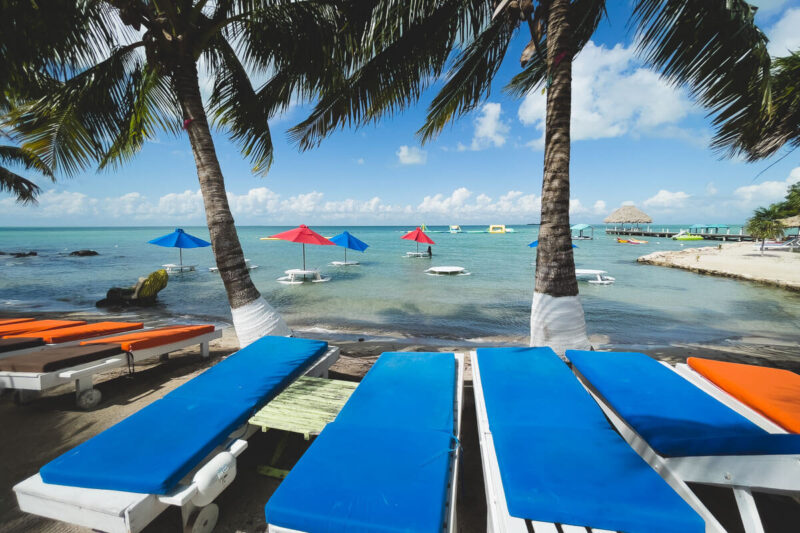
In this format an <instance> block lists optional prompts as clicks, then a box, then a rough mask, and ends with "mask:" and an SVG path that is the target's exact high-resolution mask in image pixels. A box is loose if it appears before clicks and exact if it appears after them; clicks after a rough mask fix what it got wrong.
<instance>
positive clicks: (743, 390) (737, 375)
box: [687, 357, 800, 433]
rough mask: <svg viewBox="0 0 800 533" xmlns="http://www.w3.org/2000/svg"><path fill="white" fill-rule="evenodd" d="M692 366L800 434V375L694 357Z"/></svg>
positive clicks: (789, 429) (691, 358)
mask: <svg viewBox="0 0 800 533" xmlns="http://www.w3.org/2000/svg"><path fill="white" fill-rule="evenodd" d="M687 362H688V363H689V366H690V367H692V368H693V369H694V370H696V371H697V372H698V373H700V374H702V375H703V376H705V377H706V378H707V379H708V380H709V381H711V382H713V383H714V384H715V385H717V386H718V387H719V388H721V389H723V390H724V391H725V392H727V393H728V394H730V395H731V396H733V397H734V398H736V399H737V400H739V401H740V402H742V403H744V404H745V405H747V406H748V407H751V408H752V409H754V410H756V411H758V412H759V413H761V414H762V415H764V416H765V417H767V418H769V419H770V420H772V421H773V422H775V423H776V424H778V425H779V426H781V427H783V428H784V429H785V430H786V431H790V432H792V433H800V376H799V375H797V374H795V373H794V372H789V371H788V370H781V369H779V368H767V367H763V366H755V365H744V364H741V363H727V362H724V361H712V360H710V359H701V358H698V357H690V358H689V359H688V361H687Z"/></svg>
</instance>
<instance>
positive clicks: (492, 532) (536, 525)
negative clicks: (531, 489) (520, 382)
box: [470, 351, 611, 533]
mask: <svg viewBox="0 0 800 533" xmlns="http://www.w3.org/2000/svg"><path fill="white" fill-rule="evenodd" d="M470 358H471V363H472V390H473V393H474V394H475V411H476V414H477V417H478V442H479V443H480V448H481V465H482V467H483V484H484V486H485V488H486V511H487V513H486V531H487V532H488V533H529V532H531V531H533V532H534V533H559V527H560V528H561V529H560V531H562V532H563V533H587V532H589V531H591V532H594V533H611V532H610V531H608V530H605V529H597V528H591V529H589V528H586V527H578V526H571V525H567V524H559V525H558V526H556V524H553V523H550V522H537V521H535V520H525V519H522V518H517V517H514V516H511V515H510V514H509V512H508V505H507V504H506V495H505V491H504V490H503V481H502V479H501V477H500V466H499V464H498V463H497V453H496V452H495V448H494V439H493V437H492V432H491V430H490V429H489V416H488V414H487V412H486V401H485V400H484V397H483V384H482V383H481V372H480V367H479V366H478V358H477V357H476V352H474V351H473V352H470Z"/></svg>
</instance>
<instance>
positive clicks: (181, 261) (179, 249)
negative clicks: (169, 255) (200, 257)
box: [178, 248, 183, 272]
mask: <svg viewBox="0 0 800 533" xmlns="http://www.w3.org/2000/svg"><path fill="white" fill-rule="evenodd" d="M178 257H180V264H181V272H183V248H178Z"/></svg>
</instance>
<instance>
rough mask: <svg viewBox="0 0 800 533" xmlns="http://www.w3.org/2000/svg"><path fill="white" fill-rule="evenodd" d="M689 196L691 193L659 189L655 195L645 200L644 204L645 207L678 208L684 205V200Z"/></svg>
mask: <svg viewBox="0 0 800 533" xmlns="http://www.w3.org/2000/svg"><path fill="white" fill-rule="evenodd" d="M690 196H691V195H689V194H686V193H685V192H683V191H676V192H672V191H668V190H666V189H661V190H660V191H658V192H657V193H656V195H655V196H652V197H650V198H648V199H647V200H645V201H644V205H645V207H652V208H655V209H680V208H681V207H683V206H684V205H686V200H688V199H689V198H690Z"/></svg>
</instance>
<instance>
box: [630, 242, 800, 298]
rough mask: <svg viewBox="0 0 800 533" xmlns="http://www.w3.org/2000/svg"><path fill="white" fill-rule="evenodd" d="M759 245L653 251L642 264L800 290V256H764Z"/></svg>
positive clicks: (769, 253) (778, 253)
mask: <svg viewBox="0 0 800 533" xmlns="http://www.w3.org/2000/svg"><path fill="white" fill-rule="evenodd" d="M757 246H758V245H757V244H754V243H750V242H741V243H738V242H737V243H729V244H720V245H717V246H707V247H704V248H687V249H685V250H678V251H672V252H653V253H651V254H648V255H645V256H642V257H640V258H639V259H638V261H639V262H640V263H646V264H648V265H658V266H666V267H673V268H683V269H685V270H691V271H692V272H697V273H699V274H711V275H714V276H724V277H728V278H737V279H744V280H748V281H755V282H758V283H764V284H767V285H774V286H776V287H782V288H784V289H789V290H793V291H800V253H792V252H789V251H769V250H765V251H764V254H763V255H761V252H760V251H759V250H758V248H757Z"/></svg>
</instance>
